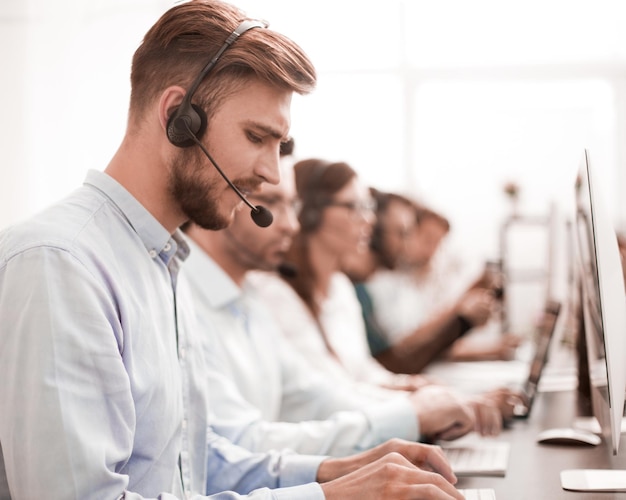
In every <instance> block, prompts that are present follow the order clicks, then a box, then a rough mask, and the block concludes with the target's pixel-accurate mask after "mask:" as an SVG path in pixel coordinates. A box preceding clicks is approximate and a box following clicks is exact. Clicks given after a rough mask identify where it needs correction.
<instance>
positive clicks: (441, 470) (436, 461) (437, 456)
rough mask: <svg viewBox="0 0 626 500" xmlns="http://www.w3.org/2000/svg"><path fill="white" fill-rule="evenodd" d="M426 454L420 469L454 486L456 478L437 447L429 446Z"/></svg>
mask: <svg viewBox="0 0 626 500" xmlns="http://www.w3.org/2000/svg"><path fill="white" fill-rule="evenodd" d="M429 448H430V449H429V450H428V453H427V455H426V457H424V459H423V462H422V463H421V464H420V465H421V467H423V468H425V469H427V470H429V471H432V472H436V473H438V474H440V475H441V476H442V477H443V478H444V479H445V480H446V481H448V482H449V483H450V484H456V482H457V477H456V475H455V474H454V472H453V471H452V466H451V465H450V462H448V459H447V458H446V456H445V454H444V452H443V450H442V449H441V448H440V447H439V446H429Z"/></svg>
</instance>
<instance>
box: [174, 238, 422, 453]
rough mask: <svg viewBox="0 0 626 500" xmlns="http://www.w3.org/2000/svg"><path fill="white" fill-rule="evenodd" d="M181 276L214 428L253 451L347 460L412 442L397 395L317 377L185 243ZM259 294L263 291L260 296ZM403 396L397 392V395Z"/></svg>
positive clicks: (267, 318) (265, 314)
mask: <svg viewBox="0 0 626 500" xmlns="http://www.w3.org/2000/svg"><path fill="white" fill-rule="evenodd" d="M189 245H190V247H191V249H192V252H191V255H190V256H189V259H188V261H187V262H186V263H185V266H184V268H183V270H182V272H181V274H183V275H187V278H188V282H189V284H190V285H191V289H192V292H193V298H194V300H195V310H196V314H197V315H198V324H199V326H200V331H201V335H202V344H203V348H204V351H205V353H206V357H207V364H208V365H209V366H210V367H211V368H212V369H211V370H210V372H208V373H207V376H209V377H210V379H209V380H207V385H210V386H211V387H212V389H211V393H210V398H211V407H212V408H213V410H214V412H215V420H214V421H213V424H214V427H215V429H216V430H217V431H218V432H219V433H220V434H221V435H224V436H227V437H228V438H229V439H231V440H232V441H233V442H236V443H237V444H239V445H241V446H244V447H246V448H248V449H250V450H252V451H266V450H270V449H276V448H278V449H280V448H283V447H289V448H292V449H294V450H295V451H298V452H300V453H314V454H329V455H335V456H341V455H348V454H352V453H356V452H358V451H362V450H364V449H368V448H371V447H373V446H375V445H377V444H380V443H382V442H384V441H387V440H388V439H390V438H393V437H399V438H404V439H408V440H416V439H417V438H418V437H419V436H418V425H417V417H416V414H415V410H414V409H413V406H412V404H411V403H410V402H409V401H408V399H407V398H406V397H404V396H401V397H400V396H399V397H396V398H388V399H387V400H385V401H383V400H381V399H380V398H373V397H367V396H365V395H363V394H360V393H358V392H357V391H355V390H354V386H353V384H341V383H340V381H338V380H335V379H332V378H330V377H329V376H327V374H326V373H323V372H321V371H316V370H315V369H314V368H311V367H309V365H308V363H306V361H305V360H303V359H302V358H301V357H300V353H299V352H297V351H296V350H295V349H293V348H292V347H291V345H290V344H289V343H288V342H287V340H286V339H285V338H284V337H283V335H282V334H281V332H280V327H279V324H278V323H277V322H276V321H275V320H274V319H273V316H272V314H271V312H270V311H267V310H266V307H265V305H264V304H263V303H261V302H260V301H259V299H258V298H257V297H256V292H257V290H255V289H254V288H253V287H249V286H244V287H243V288H240V287H239V286H238V285H237V284H236V283H235V282H234V281H233V280H232V279H231V278H230V277H229V276H228V275H227V274H226V272H225V271H224V270H223V269H222V268H221V267H220V266H219V265H218V264H217V263H216V262H215V261H214V260H213V259H211V257H210V256H209V255H207V254H206V253H205V252H204V251H203V250H202V249H201V248H199V247H198V246H197V245H196V244H195V243H194V242H193V241H191V240H189ZM261 293H262V291H261ZM403 394H404V393H403Z"/></svg>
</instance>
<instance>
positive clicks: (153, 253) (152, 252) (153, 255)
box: [148, 249, 159, 259]
mask: <svg viewBox="0 0 626 500" xmlns="http://www.w3.org/2000/svg"><path fill="white" fill-rule="evenodd" d="M148 253H149V254H150V257H152V258H153V259H154V258H155V257H156V256H157V255H159V254H158V253H157V251H156V250H154V249H153V250H150V252H148Z"/></svg>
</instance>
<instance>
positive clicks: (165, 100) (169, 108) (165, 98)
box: [158, 85, 186, 134]
mask: <svg viewBox="0 0 626 500" xmlns="http://www.w3.org/2000/svg"><path fill="white" fill-rule="evenodd" d="M185 93H186V91H185V89H183V88H182V87H179V86H178V85H173V86H171V87H168V88H166V89H165V90H164V91H163V93H162V94H161V98H160V99H159V109H158V113H159V123H160V124H161V128H162V129H163V131H164V133H165V134H167V122H168V120H169V118H170V116H172V114H173V113H174V112H175V111H176V108H178V106H180V103H181V102H183V97H185Z"/></svg>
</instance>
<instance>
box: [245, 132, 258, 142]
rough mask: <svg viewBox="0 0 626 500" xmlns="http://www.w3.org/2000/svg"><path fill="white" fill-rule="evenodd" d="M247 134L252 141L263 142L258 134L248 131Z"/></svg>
mask: <svg viewBox="0 0 626 500" xmlns="http://www.w3.org/2000/svg"><path fill="white" fill-rule="evenodd" d="M247 136H248V140H249V141H250V142H254V143H256V144H258V143H260V142H262V139H261V138H260V137H259V136H258V135H256V134H253V133H252V132H247Z"/></svg>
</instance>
